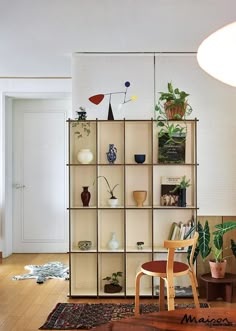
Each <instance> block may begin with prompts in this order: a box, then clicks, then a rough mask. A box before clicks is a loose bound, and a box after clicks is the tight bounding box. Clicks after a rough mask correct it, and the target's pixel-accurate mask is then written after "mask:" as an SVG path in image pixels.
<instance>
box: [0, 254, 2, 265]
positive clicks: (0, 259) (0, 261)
mask: <svg viewBox="0 0 236 331" xmlns="http://www.w3.org/2000/svg"><path fill="white" fill-rule="evenodd" d="M0 263H2V252H0Z"/></svg>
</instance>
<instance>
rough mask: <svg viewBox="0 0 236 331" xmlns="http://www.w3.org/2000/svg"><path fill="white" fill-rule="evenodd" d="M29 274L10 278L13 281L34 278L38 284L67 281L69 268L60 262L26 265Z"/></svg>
mask: <svg viewBox="0 0 236 331" xmlns="http://www.w3.org/2000/svg"><path fill="white" fill-rule="evenodd" d="M25 269H27V270H29V271H30V273H28V274H23V275H18V276H14V277H12V279H13V280H20V279H29V278H36V282H37V283H38V284H43V283H44V282H45V280H46V279H49V278H57V279H64V280H67V279H69V267H68V266H66V265H65V264H63V263H61V262H49V263H46V264H44V265H26V266H25Z"/></svg>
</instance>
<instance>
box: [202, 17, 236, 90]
mask: <svg viewBox="0 0 236 331" xmlns="http://www.w3.org/2000/svg"><path fill="white" fill-rule="evenodd" d="M197 60H198V63H199V65H200V67H201V68H202V69H203V70H205V71H206V72H207V73H208V74H209V75H211V76H213V77H214V78H216V79H218V80H220V81H221V82H223V83H225V84H228V85H231V86H235V87H236V22H234V23H231V24H229V25H226V26H224V27H223V28H221V29H220V30H218V31H216V32H214V33H213V34H211V35H210V36H209V37H208V38H206V39H205V40H204V41H203V42H202V43H201V45H200V46H199V48H198V53H197Z"/></svg>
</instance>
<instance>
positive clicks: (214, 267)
mask: <svg viewBox="0 0 236 331" xmlns="http://www.w3.org/2000/svg"><path fill="white" fill-rule="evenodd" d="M209 264H210V269H211V277H212V278H224V277H225V270H226V264H227V261H226V260H223V261H221V262H215V261H213V260H210V261H209Z"/></svg>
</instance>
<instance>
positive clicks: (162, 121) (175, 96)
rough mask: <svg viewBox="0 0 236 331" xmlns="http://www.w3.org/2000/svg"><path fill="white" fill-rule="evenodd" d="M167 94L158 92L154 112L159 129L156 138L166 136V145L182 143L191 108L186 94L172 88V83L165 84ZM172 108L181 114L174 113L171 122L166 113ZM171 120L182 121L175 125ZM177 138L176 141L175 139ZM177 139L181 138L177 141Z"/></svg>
mask: <svg viewBox="0 0 236 331" xmlns="http://www.w3.org/2000/svg"><path fill="white" fill-rule="evenodd" d="M167 89H168V91H167V92H159V94H160V97H159V99H158V103H157V104H156V106H155V111H156V123H157V127H158V128H159V131H158V137H159V138H160V137H163V136H164V135H167V137H168V139H167V140H166V144H170V143H172V142H175V143H182V142H183V141H185V139H186V135H187V125H186V122H185V119H186V118H187V116H189V115H190V114H191V113H192V110H193V109H192V107H191V106H190V104H189V103H188V100H187V97H188V96H189V94H188V93H186V92H184V91H180V90H179V89H178V88H174V87H173V85H172V83H171V82H170V83H168V84H167ZM173 107H178V108H181V109H182V113H181V114H179V113H176V114H175V115H174V116H173V119H172V120H169V118H168V115H167V112H168V110H170V109H171V108H173ZM173 120H183V122H182V123H181V124H180V123H175V122H173ZM177 137H178V139H176V138H177ZM179 138H182V140H181V139H179Z"/></svg>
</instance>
